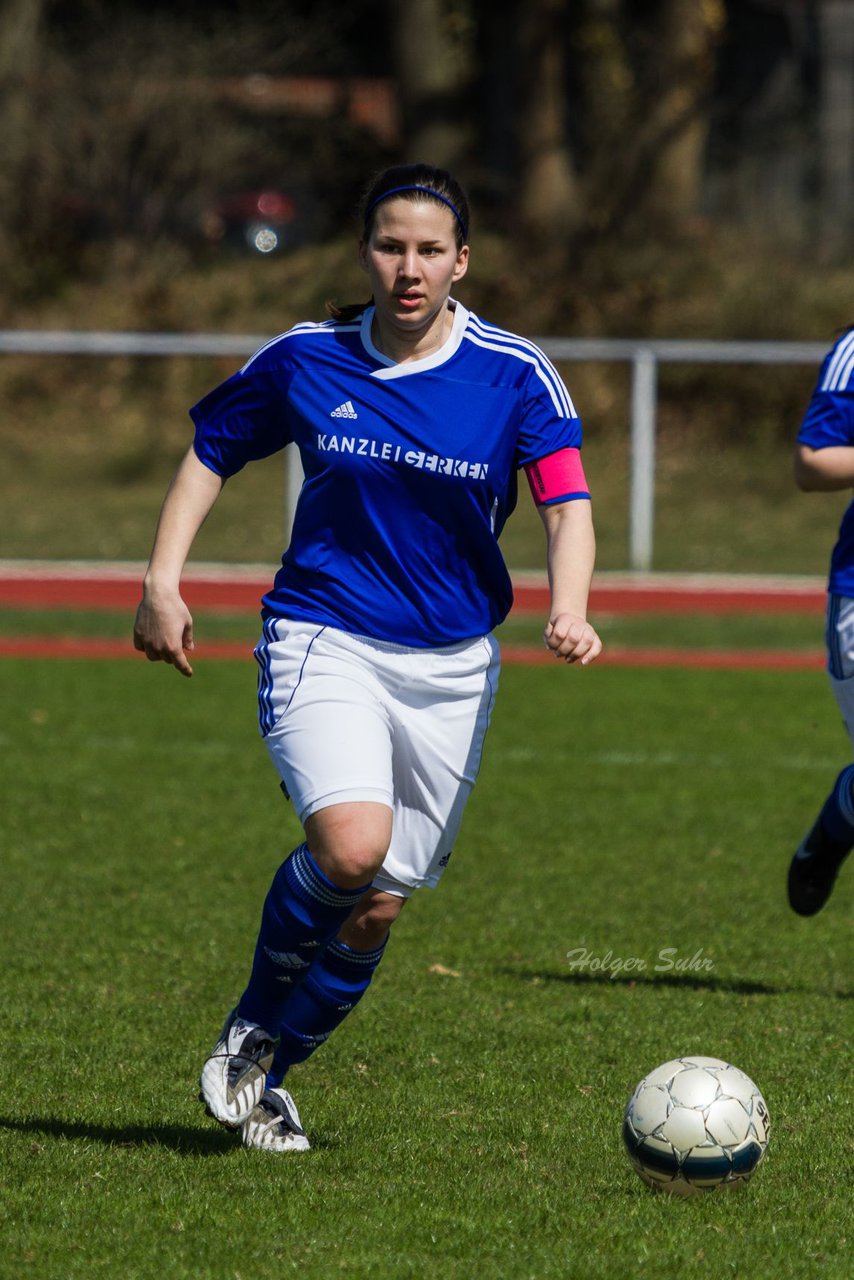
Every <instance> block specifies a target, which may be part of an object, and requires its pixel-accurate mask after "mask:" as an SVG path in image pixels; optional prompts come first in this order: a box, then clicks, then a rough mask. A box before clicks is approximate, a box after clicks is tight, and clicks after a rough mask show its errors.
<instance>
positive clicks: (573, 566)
mask: <svg viewBox="0 0 854 1280" xmlns="http://www.w3.org/2000/svg"><path fill="white" fill-rule="evenodd" d="M538 510H539V512H540V518H541V519H542V522H543V524H544V526H545V530H546V541H547V544H548V570H549V587H550V589H551V610H550V613H549V621H548V625H547V626H546V629H545V631H544V633H543V639H544V640H545V642H546V646H547V647H548V648H549V649H551V650H552V651H553V652H554V654H555V656H556V657H559V658H563V659H564V660H565V661H566V662H580V663H581V665H582V666H584V667H586V666H587V665H588V663H590V662H593V661H594V660H595V659H596V658H598V656H599V654H600V653H601V652H602V641H601V640H600V639H599V636H598V635H597V634H596V632H595V630H594V629H593V627H592V626H591V625H590V623H589V622H588V621H587V597H588V595H589V593H590V580H591V578H592V576H593V562H594V559H595V555H596V537H595V534H594V532H593V516H592V512H591V505H590V503H589V502H587V501H586V500H584V499H578V500H575V501H572V502H560V503H557V504H555V505H554V506H542V507H539V508H538Z"/></svg>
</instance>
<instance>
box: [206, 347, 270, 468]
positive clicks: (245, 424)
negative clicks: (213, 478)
mask: <svg viewBox="0 0 854 1280" xmlns="http://www.w3.org/2000/svg"><path fill="white" fill-rule="evenodd" d="M288 382H289V379H288V376H287V374H286V373H285V372H278V373H277V372H273V371H267V370H264V369H261V370H258V371H257V372H256V371H255V370H241V371H240V372H239V373H236V374H234V376H233V377H231V378H229V379H228V380H227V381H226V382H223V383H222V384H221V385H220V386H218V387H216V388H215V389H214V390H213V391H211V392H210V393H209V394H208V395H206V396H205V397H204V399H202V400H200V401H199V403H198V404H196V405H194V406H193V408H192V409H191V410H190V417H191V418H192V419H193V422H194V423H195V427H196V434H195V439H194V441H193V447H194V449H195V451H196V454H197V456H198V458H199V459H200V461H201V462H203V463H204V464H205V466H207V467H210V469H211V471H215V472H216V473H217V475H220V476H223V477H225V478H227V477H228V476H233V475H234V474H235V473H236V472H238V471H240V469H241V468H242V467H244V466H245V465H246V463H247V462H253V461H255V460H257V459H258V458H267V457H269V456H270V454H272V453H277V452H278V451H279V449H283V448H284V447H285V445H286V444H290V442H291V434H290V430H289V428H288V421H287V416H288V413H287V384H288Z"/></svg>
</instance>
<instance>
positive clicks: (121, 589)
mask: <svg viewBox="0 0 854 1280" xmlns="http://www.w3.org/2000/svg"><path fill="white" fill-rule="evenodd" d="M141 576H142V567H141V566H131V565H122V566H102V565H79V566H76V565H72V564H61V563H60V564H56V565H49V564H45V563H44V562H38V564H37V565H36V564H33V565H28V564H27V563H26V562H20V561H19V562H6V563H5V564H4V563H3V562H0V607H2V606H5V607H7V608H15V609H24V610H27V609H57V608H59V609H80V610H89V611H92V610H95V611H98V610H104V611H127V612H128V613H132V612H133V611H134V610H135V608H136V605H137V603H138V601H139V594H140V579H141ZM271 576H272V575H271V574H267V573H264V574H262V573H260V572H259V573H253V572H247V571H246V570H231V571H229V570H227V569H222V568H215V567H207V568H205V567H202V568H196V569H194V570H191V571H189V572H188V573H187V575H186V577H185V580H184V583H183V586H182V590H183V593H184V597H185V599H186V601H187V604H188V605H189V606H190V608H191V609H196V610H201V611H204V610H210V611H214V612H219V613H256V612H257V610H258V605H259V600H260V597H261V596H262V595H263V593H264V592H265V591H266V590H267V588H268V587H269V585H270V581H271ZM514 596H515V603H514V607H513V612H514V614H515V615H516V616H525V615H542V614H543V613H545V612H546V611H547V610H548V606H549V594H548V587H547V584H546V582H545V580H544V579H543V578H542V577H540V576H538V575H526V576H523V577H522V578H520V579H518V580H517V581H515V582H514ZM824 604H825V593H824V585H823V583H820V582H818V581H815V580H802V579H793V580H786V579H783V578H775V579H767V578H766V579H760V578H748V577H743V578H738V577H736V578H732V577H716V576H708V577H703V576H691V577H677V576H675V575H674V576H668V575H648V576H640V575H629V574H626V575H618V574H603V575H599V577H598V578H597V580H596V582H595V583H594V586H593V589H592V592H591V601H590V605H591V612H592V613H594V614H595V615H598V616H601V615H604V614H609V613H610V614H616V615H620V614H628V613H631V614H638V613H694V614H732V613H762V614H771V613H803V614H809V615H814V616H820V615H821V614H822V613H823V611H824ZM502 654H503V658H504V661H505V662H506V663H508V664H514V663H526V664H537V665H538V664H542V663H549V662H555V661H556V659H555V658H554V657H552V655H551V654H550V653H548V652H547V651H546V650H545V649H544V648H539V647H535V646H523V645H513V644H505V645H502ZM0 657H21V658H26V657H31V658H48V657H52V658H123V657H125V658H135V659H137V660H142V657H141V655H140V654H137V653H135V652H134V650H133V649H132V647H131V645H130V641H127V642H125V641H123V640H111V639H101V638H98V637H93V638H90V639H83V638H77V639H75V638H72V637H63V636H58V637H44V636H32V637H26V636H17V637H8V638H2V637H0ZM196 657H197V658H198V659H200V660H203V659H204V658H212V659H213V658H219V659H248V658H249V657H251V649H250V648H249V647H248V646H247V645H245V644H243V643H241V642H233V641H212V642H210V643H202V644H199V646H198V647H197V649H196ZM600 661H601V662H602V663H604V664H606V665H608V666H634V667H667V666H679V667H694V668H705V669H727V668H729V669H736V668H739V669H749V668H756V669H764V670H818V669H821V668H822V667H823V665H824V656H823V654H822V653H820V652H819V651H818V649H817V650H816V652H815V653H810V652H802V651H799V652H785V651H781V650H762V651H760V650H707V649H702V650H701V649H673V648H654V649H634V648H633V649H625V648H619V647H610V646H609V647H607V648H606V650H605V653H604V654H603V656H602V658H601V659H600Z"/></svg>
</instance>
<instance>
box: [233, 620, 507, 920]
mask: <svg viewBox="0 0 854 1280" xmlns="http://www.w3.org/2000/svg"><path fill="white" fill-rule="evenodd" d="M255 657H256V659H257V661H258V665H259V667H260V671H259V675H258V705H259V721H260V726H261V733H262V736H263V738H264V741H265V743H266V745H267V749H268V750H269V752H270V756H271V757H272V760H273V763H274V765H275V766H276V769H277V770H278V773H279V776H280V777H281V779H282V782H283V784H284V788H285V790H286V792H287V794H288V795H289V797H290V799H291V801H292V803H293V805H294V808H295V809H296V812H297V815H298V816H299V819H300V821H301V822H305V820H306V819H307V818H308V817H310V816H311V814H313V813H317V812H318V810H320V809H324V808H326V807H327V806H328V805H333V804H342V803H345V802H348V801H363V800H367V801H373V802H375V803H379V804H386V805H388V806H389V807H390V808H391V810H392V815H393V821H392V837H391V845H390V847H389V850H388V854H387V856H386V859H385V861H384V862H383V865H382V869H381V871H380V872H379V874H378V875H377V877H376V878H375V880H374V885H375V887H376V888H379V889H384V890H385V891H386V892H388V893H395V894H398V895H400V896H403V897H408V896H409V894H410V893H411V892H412V890H413V889H416V888H419V887H421V886H422V885H426V886H430V887H432V886H434V885H435V884H437V883H438V880H439V877H440V876H441V874H442V872H443V871H444V869H445V867H446V866H447V863H448V859H449V858H450V856H451V850H452V848H453V844H454V840H455V839H456V836H457V832H458V831H459V828H460V823H461V821H462V816H463V810H464V809H465V805H466V801H467V800H468V797H469V795H470V794H471V789H472V787H473V786H474V782H475V779H476V777H477V773H478V769H479V767H480V759H481V754H482V752H483V742H484V738H485V736H486V730H487V728H488V726H489V718H490V715H491V713H492V707H493V703H494V701H495V694H496V691H497V688H498V675H499V668H500V660H499V652H498V643H497V641H496V640H495V638H494V637H493V636H483V637H480V638H478V639H476V640H466V641H464V642H462V643H460V644H455V645H449V646H447V647H444V648H440V649H413V648H407V647H406V646H404V645H395V644H385V643H383V642H382V641H375V640H370V639H368V638H366V637H364V636H355V635H350V634H348V633H347V632H345V631H338V630H336V629H335V628H334V627H328V626H326V627H324V626H317V625H316V624H314V623H308V622H298V621H292V620H289V619H282V618H269V619H267V621H266V622H265V623H264V634H263V636H262V638H261V640H260V642H259V644H258V646H257V648H256V650H255Z"/></svg>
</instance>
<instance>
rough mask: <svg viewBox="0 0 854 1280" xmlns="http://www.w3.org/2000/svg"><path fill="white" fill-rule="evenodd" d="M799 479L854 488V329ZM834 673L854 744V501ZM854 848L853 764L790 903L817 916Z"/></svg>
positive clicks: (817, 396)
mask: <svg viewBox="0 0 854 1280" xmlns="http://www.w3.org/2000/svg"><path fill="white" fill-rule="evenodd" d="M795 481H796V483H797V485H798V488H800V489H804V490H807V491H809V490H818V491H829V490H834V489H851V488H854V328H852V329H849V331H848V332H847V333H846V334H844V335H843V337H841V338H840V339H839V341H838V342H837V343H836V344H835V345H834V346H833V348H832V349H831V351H830V352H829V353H828V355H827V356H826V357H825V360H824V363H823V364H822V367H821V373H820V375H819V379H818V384H817V386H816V388H815V391H814V392H813V394H812V399H811V400H810V403H809V406H808V408H807V412H806V415H805V416H804V420H803V423H802V425H801V429H800V431H799V432H798V441H797V448H796V453H795ZM826 640H827V671H828V677H829V680H830V686H831V688H832V690H833V693H834V696H835V697H836V701H837V703H838V705H839V709H840V711H841V712H842V718H843V720H844V721H845V727H846V728H847V730H848V736H849V737H850V738H851V740H852V744H854V501H852V502H851V503H850V504H849V506H848V508H847V510H846V511H845V514H844V516H843V517H842V524H841V526H840V529H839V536H838V538H837V541H836V545H835V547H834V548H833V554H832V555H831V560H830V580H829V582H828V596H827V628H826ZM852 847H854V764H850V765H848V766H847V767H846V768H845V769H843V770H842V772H841V773H840V775H839V777H838V778H837V779H836V782H835V784H834V786H833V790H832V791H831V793H830V795H829V796H828V797H827V799H826V800H825V802H824V805H823V807H822V810H821V812H820V813H819V815H818V817H817V819H816V821H815V824H814V826H813V827H812V830H811V831H810V832H809V833H808V835H806V836H805V837H804V839H803V840H802V841H801V844H800V846H799V848H798V850H797V852H796V853H795V856H794V857H793V858H792V861H791V864H790V866H789V880H788V891H789V903H790V905H791V907H792V909H793V910H794V911H797V912H798V914H799V915H802V916H812V915H815V913H816V912H817V911H820V910H821V908H822V907H823V906H824V904H825V902H827V899H828V898H829V897H830V895H831V892H832V891H833V885H834V883H835V881H836V877H837V874H838V872H839V868H840V867H841V866H842V863H843V862H844V860H845V858H846V857H847V856H848V854H849V852H850V851H851V849H852Z"/></svg>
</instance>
